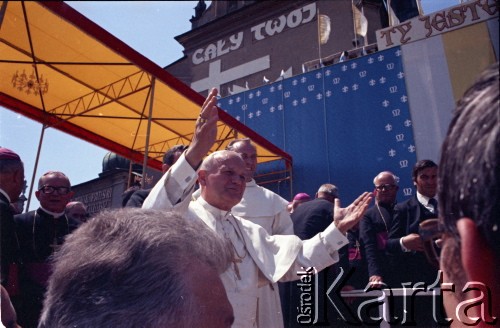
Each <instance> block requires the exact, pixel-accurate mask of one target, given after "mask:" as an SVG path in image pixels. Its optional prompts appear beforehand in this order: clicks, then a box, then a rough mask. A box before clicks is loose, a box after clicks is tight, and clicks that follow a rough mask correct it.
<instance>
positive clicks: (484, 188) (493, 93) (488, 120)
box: [438, 63, 500, 314]
mask: <svg viewBox="0 0 500 328" xmlns="http://www.w3.org/2000/svg"><path fill="white" fill-rule="evenodd" d="M438 176H439V188H438V197H439V200H440V203H439V204H440V211H439V212H440V216H441V223H442V225H443V229H444V233H445V235H444V238H443V248H442V250H441V269H442V270H443V272H444V274H445V280H447V281H446V282H449V283H453V284H455V286H456V288H457V292H455V293H454V294H453V295H454V296H455V297H456V299H457V300H459V301H460V300H461V299H463V297H464V294H463V293H462V292H461V291H462V288H463V286H464V285H465V284H466V283H467V282H473V281H477V282H481V283H483V284H485V285H489V286H488V287H489V288H493V295H495V294H494V293H495V291H496V292H499V291H500V288H499V283H498V274H499V273H500V268H499V267H500V215H499V213H500V188H499V186H500V109H499V72H498V63H496V64H495V65H492V66H490V67H489V68H488V69H487V70H486V71H485V72H484V73H483V74H481V76H480V78H479V79H478V81H477V82H476V83H475V84H474V85H473V86H472V87H471V88H470V89H469V90H467V92H466V93H465V94H464V96H463V97H462V99H461V100H460V101H459V103H458V105H457V109H456V111H455V113H454V117H453V119H452V121H451V123H450V128H449V130H448V134H447V137H446V138H445V141H444V143H443V148H442V155H441V161H440V165H439V174H438ZM450 309H451V307H450V308H449V310H450ZM453 310H454V308H453ZM447 313H448V314H452V313H453V311H452V310H450V311H447Z"/></svg>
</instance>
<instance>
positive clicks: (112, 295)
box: [39, 208, 233, 328]
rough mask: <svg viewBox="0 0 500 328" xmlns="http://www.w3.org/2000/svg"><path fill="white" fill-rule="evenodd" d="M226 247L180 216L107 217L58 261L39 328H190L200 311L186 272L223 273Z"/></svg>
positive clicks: (81, 233) (72, 240) (136, 213)
mask: <svg viewBox="0 0 500 328" xmlns="http://www.w3.org/2000/svg"><path fill="white" fill-rule="evenodd" d="M227 246H228V245H227V242H225V241H224V240H223V239H222V238H219V237H218V236H217V235H215V233H214V232H212V231H211V230H209V229H208V228H207V227H206V226H204V224H203V223H201V222H192V221H188V220H186V219H184V218H183V217H181V216H179V215H178V214H176V213H174V212H169V211H158V210H144V209H139V208H123V209H119V210H113V211H105V212H102V213H100V214H98V215H97V216H96V217H95V218H93V219H91V220H90V221H88V222H86V223H84V224H82V225H81V226H80V227H79V228H78V229H77V230H76V231H75V232H74V233H72V234H71V235H69V236H68V237H67V239H66V241H65V243H64V244H63V246H62V248H61V249H60V251H59V252H57V253H56V254H55V257H54V263H53V274H52V276H51V277H50V280H49V286H48V290H47V294H46V298H45V302H44V310H43V312H42V320H41V323H40V326H39V327H42V328H43V327H54V328H55V327H59V328H61V327H62V328H65V327H68V328H69V327H84V328H87V327H88V328H90V327H190V326H191V323H192V322H194V320H195V318H196V315H197V313H200V311H198V309H195V308H194V307H195V306H194V304H196V303H195V302H194V300H193V295H192V291H191V289H190V288H189V286H188V285H187V284H188V282H187V281H186V279H185V277H184V276H185V272H186V270H193V269H196V268H197V267H200V266H201V265H206V266H208V267H210V268H213V269H215V271H216V272H217V273H219V274H220V273H222V272H224V271H225V270H226V269H227V268H228V266H229V264H230V261H231V260H232V258H233V257H232V253H231V248H229V247H227ZM200 279H203V277H200Z"/></svg>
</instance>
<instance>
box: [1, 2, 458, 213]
mask: <svg viewBox="0 0 500 328" xmlns="http://www.w3.org/2000/svg"><path fill="white" fill-rule="evenodd" d="M66 2H67V3H68V4H69V5H70V6H72V7H73V8H75V9H76V10H78V11H79V12H80V13H82V14H83V15H85V16H87V17H88V18H89V19H91V20H93V21H94V22H95V23H97V24H98V25H100V26H101V27H103V28H105V29H106V30H108V31H109V32H110V33H111V34H113V35H114V36H116V37H117V38H119V39H121V40H122V41H124V42H125V43H127V44H128V45H129V46H131V47H132V48H133V49H135V50H137V51H138V52H140V53H141V54H143V55H144V56H146V57H148V58H149V59H150V60H152V61H153V62H155V63H156V64H158V65H159V66H161V67H164V66H166V65H168V64H170V63H172V62H174V61H176V60H177V59H179V58H181V57H182V50H183V49H182V47H181V46H180V45H179V44H178V43H177V41H175V40H174V37H175V36H177V35H179V34H183V33H185V32H187V31H189V30H190V29H191V23H190V22H189V19H190V18H191V16H193V15H194V7H195V6H196V4H197V2H198V1H140V2H139V1H66ZM420 2H421V4H422V8H423V10H424V14H429V13H432V12H435V11H438V10H440V9H443V8H447V7H450V6H453V5H456V4H458V3H459V2H460V1H459V0H421V1H420ZM206 3H207V6H208V4H209V3H210V2H209V1H206ZM41 133H42V126H41V124H39V123H38V122H35V121H32V120H30V119H28V118H25V117H24V116H21V115H18V114H17V113H14V112H12V111H10V110H7V109H5V108H2V107H0V146H2V147H7V148H10V149H12V150H14V151H16V152H17V153H18V154H19V155H20V156H21V158H22V160H23V162H24V165H25V171H26V172H25V174H26V180H27V181H28V190H27V191H26V193H28V192H29V187H30V183H31V180H32V176H33V172H34V166H35V162H36V154H37V151H38V147H39V140H40V137H41ZM107 152H108V151H107V150H105V149H103V148H100V147H97V146H94V145H92V144H90V143H87V142H86V141H83V140H81V139H77V138H74V137H72V136H69V135H67V134H65V133H63V132H59V131H57V130H54V129H46V130H45V134H44V137H43V143H42V147H41V151H40V159H39V163H38V168H37V170H36V173H35V188H36V183H37V182H38V178H39V177H40V175H41V174H43V173H45V172H47V171H49V170H57V171H62V172H64V173H65V174H66V175H68V177H69V178H70V181H71V183H72V184H73V185H76V184H80V183H82V182H86V181H89V180H92V179H96V178H97V177H98V175H99V173H101V172H102V159H103V157H104V155H105V154H106V153H107ZM26 197H28V195H26ZM38 206H39V203H38V201H37V199H36V197H35V196H34V195H33V196H32V198H31V203H30V209H35V208H37V207H38Z"/></svg>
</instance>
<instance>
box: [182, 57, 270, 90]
mask: <svg viewBox="0 0 500 328" xmlns="http://www.w3.org/2000/svg"><path fill="white" fill-rule="evenodd" d="M270 67H271V64H270V58H269V55H267V56H264V57H260V58H257V59H255V60H252V61H249V62H246V63H244V64H241V65H238V66H236V67H233V68H230V69H228V70H225V71H223V72H222V71H221V60H220V59H219V60H216V61H213V62H211V63H210V64H209V66H208V77H206V78H203V79H201V80H198V81H194V82H192V83H191V88H192V89H193V90H195V91H197V92H203V91H205V90H209V89H210V88H213V87H215V88H217V89H219V90H220V86H221V85H222V84H225V83H228V82H231V81H235V80H237V79H240V78H242V77H245V76H249V75H252V74H255V73H258V72H261V71H264V70H266V69H269V68H270Z"/></svg>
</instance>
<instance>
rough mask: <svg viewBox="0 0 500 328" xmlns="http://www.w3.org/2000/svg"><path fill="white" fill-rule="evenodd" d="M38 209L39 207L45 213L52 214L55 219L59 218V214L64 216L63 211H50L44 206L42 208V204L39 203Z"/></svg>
mask: <svg viewBox="0 0 500 328" xmlns="http://www.w3.org/2000/svg"><path fill="white" fill-rule="evenodd" d="M40 209H41V210H42V211H44V212H45V213H47V214H50V215H52V216H53V217H54V218H56V219H57V218H60V217H61V216H64V212H61V213H56V212H51V211H49V210H46V209H45V208H43V206H42V205H40Z"/></svg>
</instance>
